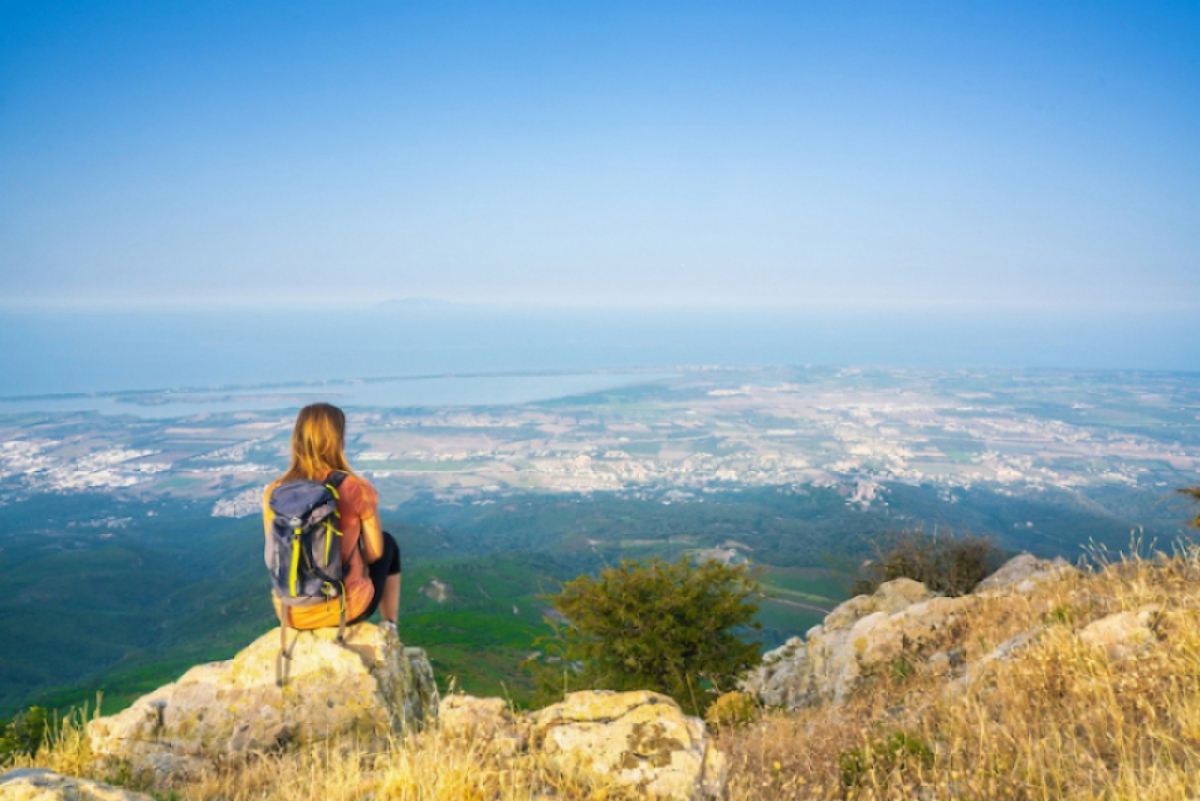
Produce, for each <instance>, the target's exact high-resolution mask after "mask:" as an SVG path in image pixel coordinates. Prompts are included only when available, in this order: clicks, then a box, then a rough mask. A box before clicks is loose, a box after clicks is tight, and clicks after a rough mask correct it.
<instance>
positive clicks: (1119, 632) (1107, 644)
mask: <svg viewBox="0 0 1200 801" xmlns="http://www.w3.org/2000/svg"><path fill="white" fill-rule="evenodd" d="M1160 613H1161V609H1160V608H1159V607H1158V606H1156V605H1154V604H1150V605H1147V606H1143V607H1142V608H1140V609H1132V610H1128V611H1125V612H1117V613H1116V614H1112V615H1109V616H1108V617H1102V618H1100V619H1099V620H1096V621H1094V622H1092V623H1090V624H1088V625H1087V626H1086V627H1085V628H1084V629H1083V631H1081V632H1079V639H1080V640H1082V641H1083V643H1084V644H1085V645H1088V646H1091V647H1092V648H1096V649H1098V650H1101V651H1103V652H1104V653H1105V655H1106V656H1107V657H1108V658H1109V659H1110V660H1112V661H1114V662H1116V661H1119V660H1122V659H1128V658H1129V657H1131V656H1134V655H1135V654H1137V653H1138V652H1139V651H1141V650H1143V649H1144V648H1145V647H1146V646H1148V645H1150V644H1152V643H1154V642H1155V641H1156V640H1157V639H1158V637H1157V635H1156V634H1155V626H1156V625H1157V622H1158V616H1159V614H1160Z"/></svg>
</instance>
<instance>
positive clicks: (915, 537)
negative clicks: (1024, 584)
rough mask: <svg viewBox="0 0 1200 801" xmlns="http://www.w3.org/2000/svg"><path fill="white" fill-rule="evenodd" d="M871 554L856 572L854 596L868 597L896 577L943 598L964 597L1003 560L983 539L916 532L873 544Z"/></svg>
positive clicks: (897, 535)
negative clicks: (915, 583)
mask: <svg viewBox="0 0 1200 801" xmlns="http://www.w3.org/2000/svg"><path fill="white" fill-rule="evenodd" d="M875 552H876V557H875V558H874V559H872V560H869V561H867V562H864V563H863V566H862V568H861V569H860V571H859V578H858V581H857V582H856V583H855V585H854V592H855V594H856V595H870V594H871V593H873V592H875V590H877V589H879V585H880V584H883V583H884V582H888V581H891V580H893V579H898V578H910V579H913V580H914V581H919V582H921V583H922V584H924V585H925V586H926V587H928V588H929V589H930V590H932V591H933V592H937V593H941V594H943V595H966V594H967V593H969V592H970V591H971V590H973V589H975V586H976V585H977V584H979V582H981V581H983V579H984V578H986V577H987V576H988V575H989V574H991V573H992V572H993V571H994V570H995V569H996V568H997V567H999V566H1000V563H1001V560H1002V557H1003V554H1002V552H1001V551H1000V550H999V549H998V548H996V546H995V545H994V544H993V543H992V541H991V540H990V539H988V538H987V537H980V536H976V535H973V534H960V535H957V536H955V535H945V536H940V537H939V536H936V535H930V534H926V533H925V532H924V531H922V530H920V529H918V530H914V531H904V532H901V533H899V534H895V535H892V536H890V537H888V538H886V539H884V540H881V541H879V542H876V543H875Z"/></svg>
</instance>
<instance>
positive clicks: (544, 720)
mask: <svg viewBox="0 0 1200 801" xmlns="http://www.w3.org/2000/svg"><path fill="white" fill-rule="evenodd" d="M532 723H533V732H532V739H533V743H534V745H535V746H537V747H540V748H542V749H543V750H544V751H545V752H546V753H547V754H549V755H551V756H552V757H556V758H557V759H559V760H561V761H563V762H566V763H573V764H580V765H584V766H587V767H590V768H591V769H592V770H594V771H596V772H598V773H601V774H603V775H607V776H611V777H613V778H614V779H616V780H617V781H619V782H621V783H622V784H625V785H627V786H630V787H635V788H637V790H638V792H639V793H641V794H644V795H645V796H647V797H655V798H681V799H690V798H695V797H696V796H697V791H699V793H700V794H703V795H706V796H718V795H720V793H721V791H722V789H723V787H724V783H725V758H724V755H723V754H721V753H720V752H719V751H717V750H716V749H715V748H712V747H711V746H710V743H709V740H708V736H707V732H706V730H705V726H704V722H703V721H701V720H700V719H699V718H693V717H688V716H686V715H684V714H683V710H681V709H680V708H679V705H678V704H677V703H675V702H674V701H673V700H671V699H670V698H668V697H667V696H665V695H659V694H658V693H653V692H648V691H644V690H643V691H638V692H626V693H616V692H607V691H590V692H578V693H572V694H571V695H569V696H567V699H566V700H565V701H563V702H562V703H560V704H555V705H554V706H550V707H547V708H545V709H543V710H541V711H540V712H537V713H534V715H533V721H532Z"/></svg>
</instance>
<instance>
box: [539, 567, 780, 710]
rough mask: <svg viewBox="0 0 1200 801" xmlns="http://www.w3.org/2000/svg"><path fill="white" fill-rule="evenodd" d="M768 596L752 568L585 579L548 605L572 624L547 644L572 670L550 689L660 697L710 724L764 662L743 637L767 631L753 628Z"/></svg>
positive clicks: (625, 571) (636, 571) (631, 571)
mask: <svg viewBox="0 0 1200 801" xmlns="http://www.w3.org/2000/svg"><path fill="white" fill-rule="evenodd" d="M760 592H761V588H760V586H759V583H758V581H757V579H756V578H755V577H754V576H753V574H752V573H751V572H750V571H749V570H748V569H747V568H746V567H745V566H729V565H724V564H721V563H719V562H712V561H706V562H703V563H701V564H698V565H694V564H692V563H691V562H690V561H689V560H688V559H687V558H683V559H681V560H680V561H678V562H676V563H674V564H671V563H668V562H664V561H663V560H661V559H657V558H656V559H652V560H650V561H646V562H638V561H631V560H626V561H623V562H621V564H620V565H619V566H618V567H613V568H608V569H607V570H604V571H602V572H601V573H600V575H599V576H597V577H595V578H593V577H591V576H580V577H579V578H577V579H575V580H574V581H571V582H568V583H567V584H565V585H563V588H562V592H561V593H560V594H559V595H556V596H550V597H549V600H550V601H551V602H552V603H553V604H554V607H555V609H557V610H558V611H559V613H560V614H562V616H563V617H564V618H566V620H567V621H568V622H567V624H566V625H562V626H559V627H557V637H556V639H555V640H554V641H552V642H550V643H548V644H547V646H548V647H547V651H548V652H549V653H550V655H551V657H552V658H558V659H560V660H562V661H561V663H560V664H562V665H563V666H564V668H563V671H562V674H561V676H559V675H556V676H554V677H553V678H552V679H551V685H552V686H553V688H554V689H555V690H564V691H565V690H567V689H569V688H570V687H569V685H570V684H572V683H574V684H576V686H578V687H589V688H595V689H607V690H653V691H656V692H661V693H665V694H666V695H669V696H671V697H672V698H674V699H675V700H676V701H678V702H679V704H680V705H681V706H683V707H684V708H685V709H689V710H691V711H692V713H693V714H696V715H702V714H703V713H704V710H705V709H706V708H707V707H708V705H709V703H711V701H712V699H713V698H715V697H716V695H717V694H718V693H719V691H720V690H721V689H722V688H727V687H731V686H733V684H734V683H735V681H736V679H737V677H738V676H739V675H740V674H741V673H743V672H744V671H746V670H748V669H749V668H751V667H754V666H755V665H757V664H758V662H759V660H760V658H761V657H760V655H759V652H758V646H757V645H756V644H754V643H747V642H745V641H744V640H742V639H741V638H740V637H739V636H738V633H737V631H738V630H739V629H758V628H761V625H760V624H759V623H757V622H755V621H754V616H755V615H756V614H757V613H758V608H759V606H758V601H757V599H758V598H759V597H760ZM566 666H569V667H566ZM546 678H547V676H546V675H545V673H543V684H544V685H545V683H546Z"/></svg>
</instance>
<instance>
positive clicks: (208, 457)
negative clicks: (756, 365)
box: [0, 367, 1200, 517]
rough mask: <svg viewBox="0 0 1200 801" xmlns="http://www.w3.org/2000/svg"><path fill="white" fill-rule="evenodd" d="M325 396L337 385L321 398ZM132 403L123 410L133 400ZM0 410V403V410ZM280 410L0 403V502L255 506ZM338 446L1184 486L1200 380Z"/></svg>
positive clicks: (381, 455)
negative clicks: (171, 411) (94, 409)
mask: <svg viewBox="0 0 1200 801" xmlns="http://www.w3.org/2000/svg"><path fill="white" fill-rule="evenodd" d="M330 400H332V401H333V402H337V400H338V399H337V398H336V397H332V398H330ZM133 411H135V410H133ZM2 413H3V409H2V408H0V414H2ZM293 415H294V410H280V411H246V412H237V413H223V414H215V413H214V414H199V415H191V416H187V417H182V418H179V419H141V418H135V417H127V416H122V417H113V416H106V415H99V414H94V413H59V414H50V413H47V414H21V415H8V416H0V502H8V501H11V500H13V499H15V498H19V497H22V496H24V495H27V494H29V493H36V492H68V493H69V492H78V491H110V492H114V493H123V494H128V495H132V496H148V495H155V494H161V493H165V494H169V495H172V496H181V497H187V498H192V499H205V498H207V499H211V501H212V514H214V515H218V516H232V517H237V516H245V515H251V514H255V513H257V512H258V510H259V508H260V503H261V493H262V488H263V487H264V485H265V484H266V483H267V482H268V481H270V480H271V479H272V478H273V477H274V476H276V475H278V474H279V473H280V472H281V471H282V470H283V469H284V468H285V466H286V463H287V457H288V452H289V451H288V448H289V437H290V431H291V424H292V420H293ZM349 439H350V441H349V442H348V443H347V451H348V454H349V456H350V458H351V462H352V465H353V466H354V468H355V469H356V470H358V471H359V472H361V473H363V474H364V475H366V476H368V477H369V478H371V479H372V480H373V481H374V482H376V484H378V485H379V486H380V488H381V490H384V498H385V502H386V503H392V504H396V503H400V502H403V501H404V500H405V499H406V498H410V497H412V496H414V495H416V494H418V493H425V494H428V495H431V496H433V497H436V498H439V499H442V500H445V501H449V502H455V503H481V504H486V503H489V502H493V501H494V500H495V497H497V496H500V495H503V494H505V493H511V492H516V491H521V492H528V491H534V492H547V493H598V492H622V493H639V492H646V491H654V492H658V493H660V494H661V493H664V491H665V494H663V495H662V498H663V499H664V501H665V502H668V503H669V502H670V501H671V499H672V498H673V497H678V498H691V497H697V496H699V497H703V494H704V493H705V492H707V491H716V490H719V489H725V488H730V487H736V486H769V485H780V486H784V485H810V486H819V487H834V488H837V489H838V490H839V492H841V493H842V494H843V495H844V497H845V500H846V503H847V504H849V505H858V506H862V507H869V506H871V505H872V504H886V503H887V489H886V488H887V486H888V485H889V484H892V483H903V484H912V485H925V486H934V487H937V488H938V489H939V491H940V493H941V494H942V496H943V498H944V500H946V501H947V502H954V500H955V492H956V490H960V489H967V488H971V487H973V486H986V487H989V488H990V489H992V490H993V491H996V492H1001V493H1025V492H1038V491H1041V490H1044V489H1047V488H1060V489H1077V488H1087V487H1102V486H1123V487H1127V488H1130V489H1134V490H1137V489H1141V490H1145V491H1152V492H1157V493H1159V494H1161V493H1162V492H1164V491H1166V490H1169V489H1171V488H1174V487H1177V486H1184V485H1188V484H1195V483H1200V377H1198V376H1190V375H1175V374H1125V373H1112V374H1097V373H1085V374H1079V373H1068V372H1054V371H1036V372H1004V371H989V372H977V371H970V372H968V371H946V370H941V371H917V370H882V369H873V370H867V369H861V370H860V369H833V368H802V367H801V368H763V369H722V368H683V369H679V370H677V371H674V373H673V377H671V378H667V379H662V378H657V377H656V378H655V379H654V380H651V381H647V382H644V383H640V382H638V381H637V380H636V378H631V381H630V384H629V385H628V386H625V387H621V388H617V389H612V390H605V391H600V392H594V393H590V394H585V395H576V396H570V397H566V398H561V399H557V400H553V401H547V402H541V403H531V404H523V405H514V406H493V407H438V408H419V407H418V408H408V407H405V406H404V398H403V397H397V398H396V399H395V407H394V408H379V409H351V412H350V432H349Z"/></svg>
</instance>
